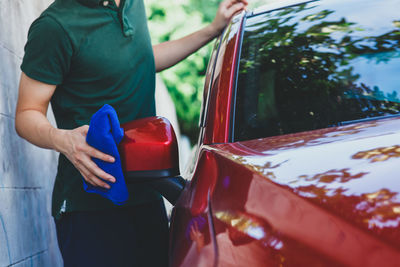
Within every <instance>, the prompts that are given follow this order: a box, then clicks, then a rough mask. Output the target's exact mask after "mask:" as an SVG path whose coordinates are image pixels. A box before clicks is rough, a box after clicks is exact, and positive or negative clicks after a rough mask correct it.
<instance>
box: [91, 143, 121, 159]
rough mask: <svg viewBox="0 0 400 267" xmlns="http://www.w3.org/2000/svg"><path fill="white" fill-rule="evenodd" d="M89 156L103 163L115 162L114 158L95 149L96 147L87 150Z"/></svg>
mask: <svg viewBox="0 0 400 267" xmlns="http://www.w3.org/2000/svg"><path fill="white" fill-rule="evenodd" d="M86 152H87V154H88V155H89V156H91V157H92V158H96V159H101V160H102V161H107V162H114V161H115V159H114V157H112V156H110V155H107V154H105V153H103V152H101V151H99V150H97V149H95V148H94V147H91V146H89V145H88V147H87V150H86Z"/></svg>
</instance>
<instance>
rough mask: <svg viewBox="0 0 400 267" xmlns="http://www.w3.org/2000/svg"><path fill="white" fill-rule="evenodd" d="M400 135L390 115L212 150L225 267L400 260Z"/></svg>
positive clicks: (381, 263) (399, 122)
mask: <svg viewBox="0 0 400 267" xmlns="http://www.w3.org/2000/svg"><path fill="white" fill-rule="evenodd" d="M399 132H400V119H391V120H381V121H374V122H369V123H360V124H355V125H351V126H346V127H337V128H329V129H324V130H317V131H312V132H305V133H299V134H292V135H286V136H279V137H271V138H265V139H259V140H253V141H246V142H239V143H237V144H221V145H216V146H212V147H210V148H209V149H211V151H212V152H213V153H215V154H216V156H215V157H216V161H217V165H218V166H219V172H218V177H220V178H219V179H218V182H217V185H216V186H215V190H214V193H213V195H212V200H211V206H212V209H213V215H214V219H215V221H216V223H215V225H216V232H217V240H218V241H217V242H218V247H219V259H220V266H243V265H244V264H248V263H249V262H248V259H249V258H251V261H252V263H251V266H266V265H268V264H267V263H270V264H271V265H273V266H277V265H280V262H281V261H282V260H283V261H284V262H285V265H287V266H299V265H301V266H306V265H307V266H310V265H312V266H315V265H319V266H327V265H329V266H331V265H336V264H338V265H348V266H398V263H399V262H400V241H399V240H400V227H399V225H400V209H399V208H400V185H399V183H397V180H398V174H397V168H398V166H399V165H400V146H399V141H398V140H400V134H399ZM301 140H304V141H302V142H299V141H301ZM372 140H373V141H372ZM310 158H312V159H313V160H312V161H310V160H308V159H310ZM371 163H372V164H371ZM218 228H220V229H218ZM231 229H233V230H234V231H236V232H239V233H241V234H242V235H244V236H247V237H248V238H250V239H247V240H246V239H245V238H244V237H241V238H242V239H244V241H242V242H240V241H237V240H235V238H234V237H233V235H232V234H231V231H232V230H231ZM218 232H221V234H218ZM219 235H220V236H219ZM239 244H240V245H239ZM250 244H253V246H254V247H257V246H258V247H259V249H258V250H257V249H251V250H250V249H249V250H248V251H247V252H245V251H246V249H244V246H247V245H250ZM256 244H258V245H257V246H256ZM260 247H261V248H262V249H260ZM245 254H246V255H247V257H246V256H245ZM231 255H237V256H236V257H235V259H232V257H231ZM239 255H240V256H239ZM365 255H368V257H366V256H365Z"/></svg>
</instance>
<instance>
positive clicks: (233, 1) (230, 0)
mask: <svg viewBox="0 0 400 267" xmlns="http://www.w3.org/2000/svg"><path fill="white" fill-rule="evenodd" d="M224 2H226V3H225V5H223V7H225V8H226V9H229V8H230V7H232V6H233V5H236V4H240V3H242V4H243V5H244V6H247V5H248V4H249V3H248V2H247V1H246V0H227V1H224Z"/></svg>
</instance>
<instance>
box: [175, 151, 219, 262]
mask: <svg viewBox="0 0 400 267" xmlns="http://www.w3.org/2000/svg"><path fill="white" fill-rule="evenodd" d="M216 163H217V162H216V161H215V159H214V156H213V154H212V153H210V152H209V151H203V152H202V153H200V156H199V160H198V164H197V166H196V171H195V175H194V176H193V179H192V181H191V182H190V184H189V185H188V186H187V187H186V188H185V190H184V191H183V193H182V195H181V197H180V199H179V203H180V204H179V205H176V206H175V208H174V210H173V213H172V216H171V222H172V224H171V230H170V232H171V235H170V236H171V241H170V266H213V264H214V263H217V262H218V249H217V247H216V243H215V236H214V229H213V228H214V227H213V220H212V213H211V210H210V208H209V204H210V203H209V196H210V195H211V194H212V191H213V188H214V186H215V184H216V182H217V176H216V175H217V174H218V171H217V170H218V166H217V165H216Z"/></svg>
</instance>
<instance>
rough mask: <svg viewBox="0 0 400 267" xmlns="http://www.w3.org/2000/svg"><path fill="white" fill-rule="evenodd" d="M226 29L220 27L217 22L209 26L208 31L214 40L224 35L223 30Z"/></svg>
mask: <svg viewBox="0 0 400 267" xmlns="http://www.w3.org/2000/svg"><path fill="white" fill-rule="evenodd" d="M223 29H224V27H222V28H221V27H220V26H218V25H217V23H216V22H215V21H213V22H211V23H210V24H209V25H208V31H209V35H210V38H211V39H214V38H215V37H217V36H219V35H220V34H221V33H222V30H223Z"/></svg>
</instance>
